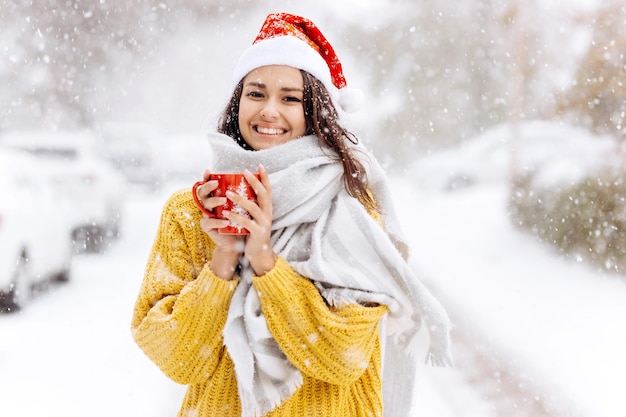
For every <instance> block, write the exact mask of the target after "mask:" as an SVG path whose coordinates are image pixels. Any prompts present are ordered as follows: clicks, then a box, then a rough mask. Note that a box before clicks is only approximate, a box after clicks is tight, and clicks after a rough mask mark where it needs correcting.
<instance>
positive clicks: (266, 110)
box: [260, 100, 279, 120]
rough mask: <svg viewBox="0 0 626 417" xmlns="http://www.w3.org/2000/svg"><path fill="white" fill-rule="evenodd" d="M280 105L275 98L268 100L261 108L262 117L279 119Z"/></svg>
mask: <svg viewBox="0 0 626 417" xmlns="http://www.w3.org/2000/svg"><path fill="white" fill-rule="evenodd" d="M278 113H279V112H278V106H277V104H276V103H275V102H274V100H267V101H266V102H265V104H264V105H263V108H262V109H261V113H260V114H261V117H262V118H264V119H268V120H271V119H277V118H278Z"/></svg>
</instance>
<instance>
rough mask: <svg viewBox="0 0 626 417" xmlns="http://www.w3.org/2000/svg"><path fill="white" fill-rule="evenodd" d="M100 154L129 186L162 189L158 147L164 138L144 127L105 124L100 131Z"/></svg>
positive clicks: (139, 125) (150, 128)
mask: <svg viewBox="0 0 626 417" xmlns="http://www.w3.org/2000/svg"><path fill="white" fill-rule="evenodd" d="M97 136H98V142H97V151H98V153H99V154H100V155H101V156H102V158H104V159H105V160H106V161H107V162H109V164H110V165H111V166H113V167H114V168H115V169H116V170H117V171H118V172H120V173H121V174H122V175H123V176H124V178H125V180H126V182H127V183H128V184H130V185H132V186H139V187H142V188H145V189H147V190H156V189H158V188H159V186H160V185H161V175H160V173H159V171H158V170H157V168H156V166H155V143H157V142H159V141H160V137H161V134H160V133H159V131H158V130H157V129H155V128H154V127H151V126H146V125H143V124H131V123H106V124H104V125H103V126H101V127H99V128H98V129H97Z"/></svg>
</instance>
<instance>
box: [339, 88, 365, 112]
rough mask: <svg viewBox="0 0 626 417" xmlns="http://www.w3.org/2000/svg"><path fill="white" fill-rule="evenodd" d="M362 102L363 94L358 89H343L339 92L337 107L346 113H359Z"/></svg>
mask: <svg viewBox="0 0 626 417" xmlns="http://www.w3.org/2000/svg"><path fill="white" fill-rule="evenodd" d="M363 100H364V96H363V92H362V91H361V90H359V89H358V88H350V87H344V88H342V89H341V90H339V105H340V106H341V108H342V110H343V111H345V112H346V113H354V112H356V111H359V109H360V108H361V105H362V104H363Z"/></svg>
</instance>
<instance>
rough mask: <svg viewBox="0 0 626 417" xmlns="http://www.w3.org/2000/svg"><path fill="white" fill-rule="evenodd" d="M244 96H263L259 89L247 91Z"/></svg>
mask: <svg viewBox="0 0 626 417" xmlns="http://www.w3.org/2000/svg"><path fill="white" fill-rule="evenodd" d="M246 97H252V98H263V93H261V92H260V91H248V92H247V93H246Z"/></svg>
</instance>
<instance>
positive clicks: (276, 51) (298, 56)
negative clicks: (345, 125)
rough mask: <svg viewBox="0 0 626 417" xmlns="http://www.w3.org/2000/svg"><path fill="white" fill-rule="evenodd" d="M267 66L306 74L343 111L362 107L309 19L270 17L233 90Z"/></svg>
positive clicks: (240, 63)
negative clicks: (253, 72) (290, 69)
mask: <svg viewBox="0 0 626 417" xmlns="http://www.w3.org/2000/svg"><path fill="white" fill-rule="evenodd" d="M266 65H287V66H290V67H293V68H297V69H302V70H305V71H307V72H308V73H309V74H311V75H313V76H314V77H315V78H317V79H318V80H320V81H321V82H322V84H324V86H325V87H326V89H327V90H328V92H329V94H330V96H331V98H332V99H333V101H334V102H335V104H336V105H339V108H340V109H342V110H344V111H347V112H352V111H355V110H357V108H358V107H359V104H360V103H359V101H360V100H361V99H362V94H361V93H360V91H358V90H355V89H348V87H347V83H346V78H345V77H344V75H343V69H342V67H341V62H339V58H338V57H337V55H336V54H335V50H334V49H333V47H332V46H331V45H330V42H328V40H326V38H325V37H324V35H323V34H322V32H320V30H319V29H318V28H317V26H315V23H313V22H312V21H310V20H309V19H306V18H304V17H300V16H295V15H292V14H289V13H272V14H269V15H268V16H267V18H266V19H265V22H264V23H263V26H262V27H261V30H260V31H259V34H258V35H257V37H256V39H255V40H254V42H253V43H252V45H251V46H250V47H248V49H246V50H245V51H244V52H243V54H242V55H241V57H240V58H239V61H238V62H237V65H236V66H235V71H234V73H233V83H232V89H233V90H234V89H235V87H236V86H237V84H238V83H239V81H241V80H242V79H243V78H244V77H245V76H246V75H247V74H248V73H249V72H250V71H252V70H254V69H256V68H259V67H262V66H266Z"/></svg>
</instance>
